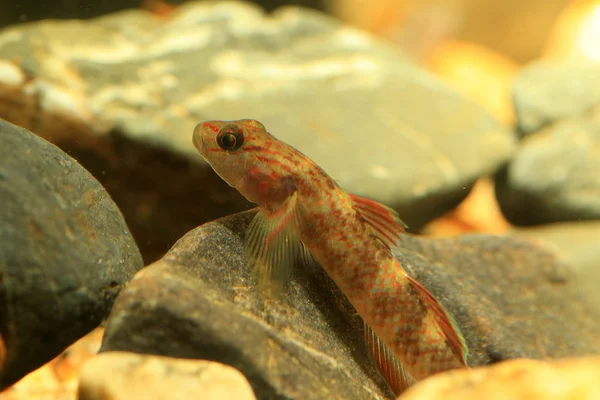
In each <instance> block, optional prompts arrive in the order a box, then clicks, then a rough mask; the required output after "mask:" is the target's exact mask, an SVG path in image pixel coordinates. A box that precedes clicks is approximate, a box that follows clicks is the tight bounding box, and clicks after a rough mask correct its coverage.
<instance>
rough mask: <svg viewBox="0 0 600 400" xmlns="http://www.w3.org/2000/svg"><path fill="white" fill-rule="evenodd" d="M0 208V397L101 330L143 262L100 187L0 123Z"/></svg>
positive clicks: (39, 142) (52, 151)
mask: <svg viewBox="0 0 600 400" xmlns="http://www.w3.org/2000/svg"><path fill="white" fill-rule="evenodd" d="M0 204H1V206H0V390H1V389H3V388H5V387H7V386H8V385H11V384H12V383H14V382H16V381H17V380H19V379H20V378H21V377H23V376H24V375H25V374H27V373H29V372H31V371H33V370H34V369H36V368H37V367H39V366H41V365H42V364H44V363H45V362H47V361H49V360H51V359H52V358H54V357H55V356H57V355H58V354H59V353H60V352H61V351H62V350H64V349H65V348H66V347H67V346H69V345H70V344H71V343H73V342H74V341H75V340H77V339H79V338H80V337H81V336H83V335H85V334H86V333H88V332H89V331H91V330H92V329H93V328H95V327H96V326H98V324H99V323H100V322H101V321H102V319H103V318H105V317H106V315H107V314H108V310H109V309H110V307H111V305H112V302H113V300H114V298H115V297H116V295H117V293H118V292H119V291H120V289H121V287H122V286H123V285H124V283H125V282H126V281H127V280H128V279H129V278H130V277H131V276H132V275H133V274H134V273H135V271H137V270H138V269H140V268H141V267H142V259H141V256H140V253H139V250H138V248H137V246H136V244H135V242H134V240H133V238H132V237H131V235H130V233H129V231H128V229H127V225H126V224H125V221H124V220H123V216H122V215H121V213H120V212H119V210H118V208H117V207H116V205H115V204H114V203H113V201H112V200H111V198H110V196H109V195H108V194H107V193H106V192H105V190H104V189H103V188H102V186H101V185H100V184H99V183H98V182H97V181H96V180H95V179H94V178H93V177H92V176H91V175H90V174H89V173H88V172H87V171H86V170H85V169H83V168H82V167H81V166H80V165H79V164H77V162H75V161H74V160H73V159H71V158H70V157H69V156H68V155H66V154H65V153H63V152H62V151H60V149H58V148H57V147H56V146H54V145H52V144H50V143H48V142H46V141H45V140H43V139H41V138H39V137H38V136H36V135H34V134H32V133H30V132H28V131H26V130H25V129H22V128H19V127H17V126H14V125H12V124H10V123H8V122H6V121H3V120H0ZM3 350H4V351H3Z"/></svg>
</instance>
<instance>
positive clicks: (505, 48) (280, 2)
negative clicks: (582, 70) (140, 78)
mask: <svg viewBox="0 0 600 400" xmlns="http://www.w3.org/2000/svg"><path fill="white" fill-rule="evenodd" d="M183 2H184V1H183V0H171V1H167V0H58V1H50V2H41V1H38V0H20V1H6V0H5V1H3V2H2V3H0V28H2V27H6V26H8V25H12V24H16V23H22V22H29V21H35V20H40V19H47V18H57V19H68V18H78V19H85V18H92V17H96V16H100V15H103V14H108V13H111V12H115V11H118V10H123V9H127V8H143V9H147V10H149V11H151V12H154V13H157V14H166V13H168V12H169V11H170V10H171V9H172V8H173V7H175V6H177V5H178V4H181V3H183ZM254 2H255V3H257V4H260V5H261V6H262V7H263V8H265V9H266V10H274V9H276V8H277V7H280V6H284V5H294V6H300V7H310V8H314V9H318V10H321V11H324V12H326V13H329V14H331V15H332V16H334V17H336V18H339V19H340V20H342V21H343V22H345V23H348V24H350V25H353V26H355V27H358V28H361V29H364V30H366V31H368V32H371V33H372V34H374V35H377V36H379V37H381V38H384V39H386V40H388V41H390V42H391V43H393V44H395V45H396V46H397V47H398V48H400V49H402V50H403V51H404V52H405V53H407V54H409V55H410V56H412V57H413V58H414V59H415V60H416V61H417V62H419V63H420V64H422V65H424V66H426V67H427V68H429V69H430V70H431V71H433V72H434V73H436V74H438V75H439V76H441V77H442V78H444V79H445V80H446V81H447V82H449V83H450V84H452V85H453V86H454V87H455V88H457V89H458V90H460V91H461V92H463V93H464V94H466V95H467V96H469V97H471V98H472V99H474V100H476V101H477V102H479V103H480V104H482V105H483V106H484V107H486V108H487V109H488V110H490V111H491V112H492V113H493V114H494V115H495V116H496V117H497V118H498V119H499V120H500V121H502V122H505V123H507V124H511V123H512V122H513V112H512V107H511V105H510V102H509V86H510V82H511V80H512V77H513V75H514V73H515V71H516V70H517V69H518V68H519V67H520V66H521V65H523V64H524V63H527V62H528V61H531V60H534V59H538V58H553V59H574V58H575V59H578V58H581V59H592V60H600V1H597V0H529V1H518V0H504V1H495V0H288V1H285V0H255V1H254Z"/></svg>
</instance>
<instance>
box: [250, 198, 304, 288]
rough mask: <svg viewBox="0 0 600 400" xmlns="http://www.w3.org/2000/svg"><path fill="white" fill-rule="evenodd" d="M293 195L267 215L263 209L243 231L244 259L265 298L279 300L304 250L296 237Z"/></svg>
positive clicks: (295, 202) (295, 208) (297, 236)
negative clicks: (244, 234) (244, 240)
mask: <svg viewBox="0 0 600 400" xmlns="http://www.w3.org/2000/svg"><path fill="white" fill-rule="evenodd" d="M296 196H297V195H296V194H292V195H291V196H290V197H289V199H288V200H287V201H286V202H285V203H284V204H283V206H282V207H281V208H280V209H279V210H277V211H275V212H268V211H267V210H264V209H262V208H260V209H259V211H258V213H257V214H256V216H255V217H254V219H253V220H252V222H251V223H250V226H249V227H248V230H247V231H246V245H245V251H246V258H247V260H248V265H249V266H250V268H251V269H252V271H253V272H254V275H255V276H256V279H257V281H258V286H259V290H260V291H261V292H262V293H264V294H266V295H267V297H273V298H277V297H279V296H280V295H281V294H282V293H283V290H284V288H285V285H286V283H287V282H288V280H289V277H290V275H291V273H292V268H293V266H294V264H295V263H296V261H298V259H299V258H300V257H302V255H303V252H304V251H305V249H304V246H303V244H302V242H301V240H300V237H299V231H298V220H297V201H296Z"/></svg>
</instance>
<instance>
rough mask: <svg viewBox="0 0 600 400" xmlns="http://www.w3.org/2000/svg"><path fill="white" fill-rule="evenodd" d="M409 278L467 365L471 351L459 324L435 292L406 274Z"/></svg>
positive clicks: (457, 353)
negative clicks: (435, 295)
mask: <svg viewBox="0 0 600 400" xmlns="http://www.w3.org/2000/svg"><path fill="white" fill-rule="evenodd" d="M406 277H407V278H408V283H409V284H410V286H411V287H412V288H413V290H414V291H415V292H416V293H417V294H418V295H419V296H420V298H421V301H423V304H424V305H425V306H426V307H427V309H429V310H430V311H431V312H432V313H433V316H434V318H435V320H436V322H437V323H438V325H439V326H440V328H441V329H442V332H443V333H444V336H445V337H446V340H447V341H448V343H449V344H450V348H451V349H452V351H453V352H454V354H456V355H457V356H458V357H459V358H460V359H461V361H462V363H463V364H464V365H465V366H467V356H468V353H469V348H468V347H467V343H466V342H465V338H464V337H463V335H462V333H461V332H460V328H459V327H458V324H457V323H456V321H455V320H454V318H453V317H452V315H450V314H449V313H448V311H446V309H445V308H444V306H442V305H441V304H440V303H439V302H438V301H437V300H436V299H435V297H433V294H431V292H430V291H429V290H427V289H426V288H425V287H424V286H423V285H421V284H420V283H419V282H417V281H416V280H415V279H414V278H413V277H411V276H410V275H408V274H407V275H406Z"/></svg>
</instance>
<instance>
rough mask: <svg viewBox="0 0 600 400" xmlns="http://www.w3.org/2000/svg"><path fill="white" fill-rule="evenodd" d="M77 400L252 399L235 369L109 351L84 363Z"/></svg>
mask: <svg viewBox="0 0 600 400" xmlns="http://www.w3.org/2000/svg"><path fill="white" fill-rule="evenodd" d="M77 398H78V400H130V399H144V400H189V399H203V400H224V399H235V400H252V399H256V397H255V396H254V393H253V392H252V388H251V387H250V384H249V383H248V381H247V380H246V378H244V376H243V375H242V374H241V373H240V372H239V371H237V370H235V369H234V368H231V367H229V366H226V365H223V364H219V363H216V362H212V361H203V360H183V359H176V358H169V357H159V356H145V355H139V354H133V353H126V352H109V353H104V354H100V355H98V356H96V357H95V358H93V359H91V360H90V361H88V362H87V363H86V364H84V366H83V368H82V370H81V378H80V382H79V393H78V397H77Z"/></svg>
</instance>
